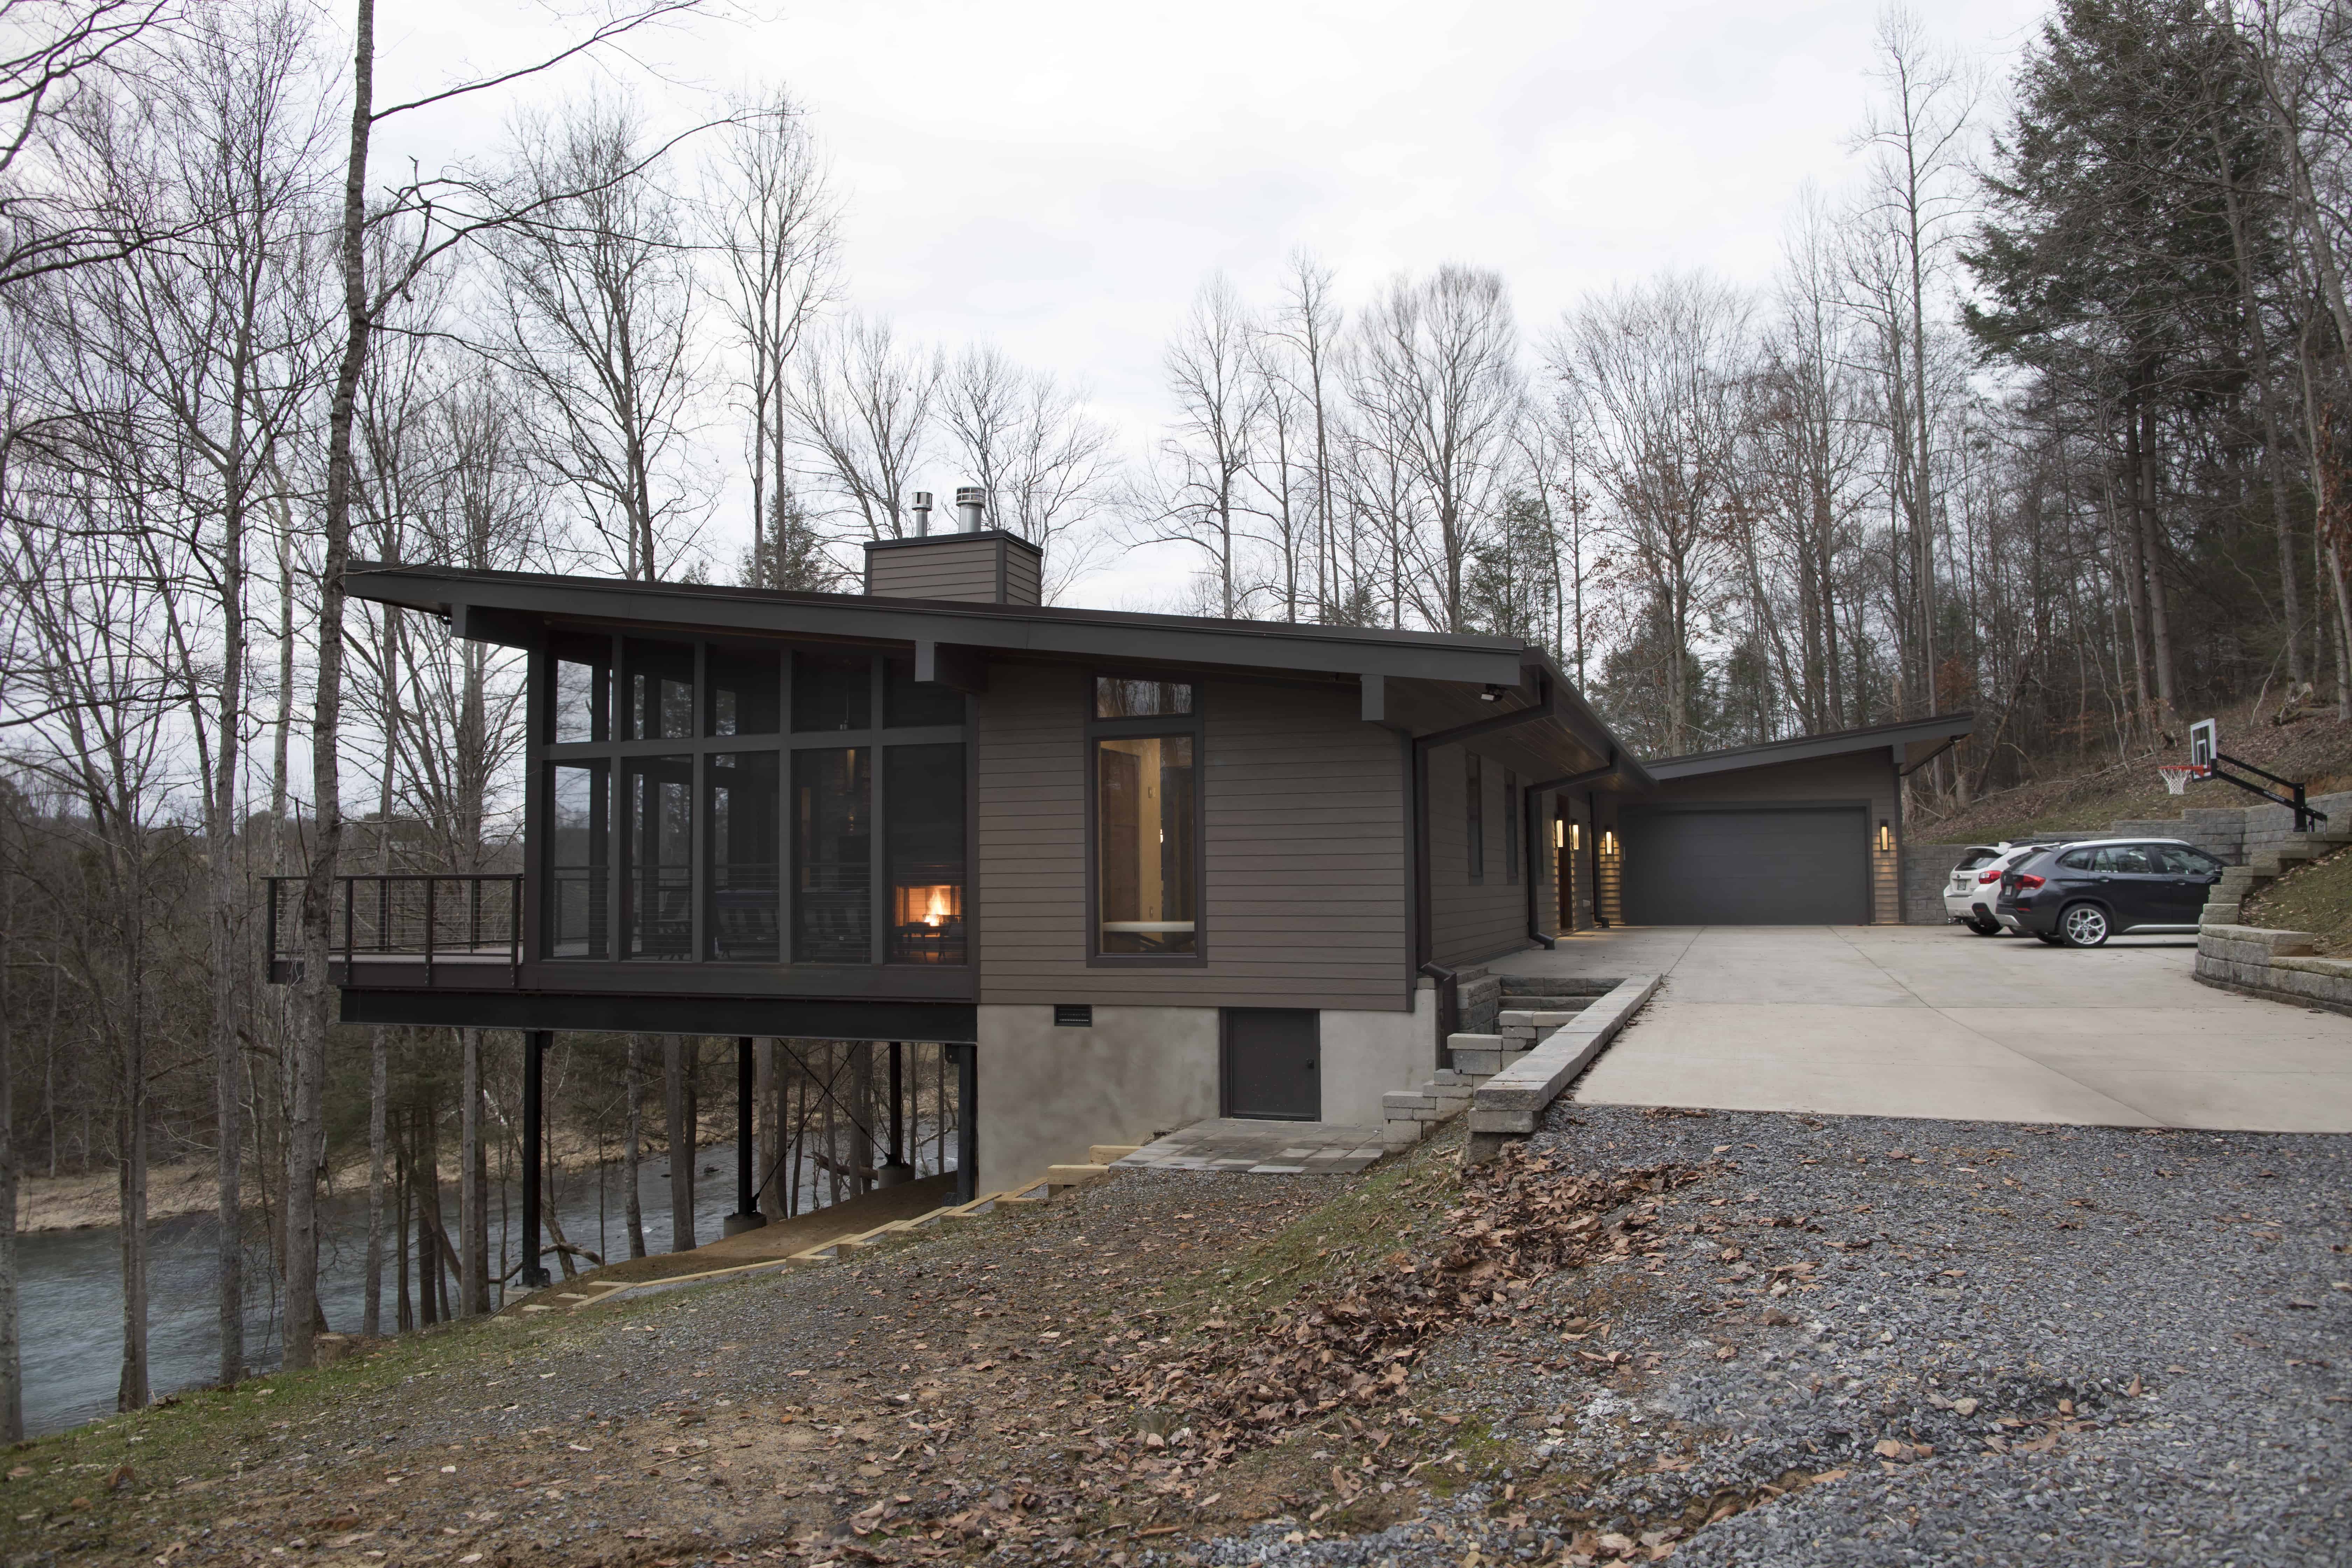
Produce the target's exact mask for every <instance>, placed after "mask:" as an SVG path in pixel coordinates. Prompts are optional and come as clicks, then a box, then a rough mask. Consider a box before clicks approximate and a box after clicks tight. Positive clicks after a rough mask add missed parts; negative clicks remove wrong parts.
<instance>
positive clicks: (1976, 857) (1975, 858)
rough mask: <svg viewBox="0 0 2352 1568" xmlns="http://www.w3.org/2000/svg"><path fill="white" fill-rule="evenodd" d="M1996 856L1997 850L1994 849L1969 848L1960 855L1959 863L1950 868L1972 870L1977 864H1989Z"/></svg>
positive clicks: (1997, 854)
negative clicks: (1965, 852)
mask: <svg viewBox="0 0 2352 1568" xmlns="http://www.w3.org/2000/svg"><path fill="white" fill-rule="evenodd" d="M1998 856H1999V852H1998V851H1996V850H1991V849H1971V850H1969V852H1968V853H1967V854H1965V855H1963V856H1961V857H1960V863H1959V864H1958V865H1957V866H1955V867H1953V868H1952V869H1953V870H1955V871H1973V870H1975V869H1976V868H1978V867H1979V866H1985V865H1990V864H1991V862H1992V861H1993V860H1994V859H1996V858H1998Z"/></svg>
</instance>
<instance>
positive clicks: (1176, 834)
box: [1095, 735, 1201, 955]
mask: <svg viewBox="0 0 2352 1568" xmlns="http://www.w3.org/2000/svg"><path fill="white" fill-rule="evenodd" d="M1193 789H1194V775H1193V768H1192V736H1190V735H1137V736H1129V737H1121V738H1118V739H1116V740H1113V739H1102V740H1097V742H1095V791H1096V794H1095V834H1096V840H1097V844H1096V866H1095V875H1096V886H1095V892H1096V899H1097V908H1098V910H1099V918H1098V926H1097V942H1098V948H1097V951H1099V952H1105V953H1157V954H1186V955H1189V954H1192V953H1197V952H1200V950H1201V949H1200V927H1199V924H1198V915H1197V912H1196V904H1197V900H1198V898H1199V892H1200V886H1201V868H1200V854H1199V844H1198V842H1197V836H1196V835H1195V833H1194V831H1193V817H1194V811H1193V800H1194V795H1193Z"/></svg>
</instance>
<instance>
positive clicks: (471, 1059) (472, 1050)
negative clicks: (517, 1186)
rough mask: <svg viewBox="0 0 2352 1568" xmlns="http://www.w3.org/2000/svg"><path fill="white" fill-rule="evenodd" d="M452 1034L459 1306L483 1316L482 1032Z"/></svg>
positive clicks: (486, 1299)
mask: <svg viewBox="0 0 2352 1568" xmlns="http://www.w3.org/2000/svg"><path fill="white" fill-rule="evenodd" d="M457 1033H458V1036H459V1049H460V1050H461V1051H462V1052H463V1053H464V1069H463V1072H462V1074H461V1077H462V1079H463V1082H462V1086H461V1088H460V1090H459V1093H460V1095H461V1096H462V1101H461V1103H460V1105H459V1107H458V1113H457V1129H458V1131H457V1141H458V1147H457V1232H458V1236H459V1238H460V1239H461V1240H462V1241H463V1242H464V1243H465V1245H464V1247H463V1248H462V1249H461V1250H460V1251H459V1253H458V1255H457V1257H458V1280H459V1285H458V1292H457V1294H458V1300H459V1307H458V1310H459V1311H460V1312H461V1313H462V1314H464V1315H467V1316H473V1317H486V1316H488V1313H489V1310H490V1279H489V1264H490V1230H489V1194H488V1192H487V1191H486V1190H485V1186H486V1184H485V1182H484V1176H485V1174H486V1171H485V1167H484V1163H483V1160H482V1031H481V1030H479V1029H460V1030H459V1031H458V1032H457Z"/></svg>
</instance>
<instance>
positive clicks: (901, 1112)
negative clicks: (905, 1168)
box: [890, 1040, 907, 1165]
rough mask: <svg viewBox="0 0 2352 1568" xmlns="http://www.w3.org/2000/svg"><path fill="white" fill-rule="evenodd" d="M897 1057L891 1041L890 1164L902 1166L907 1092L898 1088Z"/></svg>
mask: <svg viewBox="0 0 2352 1568" xmlns="http://www.w3.org/2000/svg"><path fill="white" fill-rule="evenodd" d="M899 1055H900V1047H899V1044H898V1041H896V1040H893V1041H891V1042H890V1163H892V1164H894V1165H903V1164H905V1163H907V1101H906V1092H907V1091H906V1090H905V1089H902V1088H900V1087H899V1084H900V1077H899V1074H900V1071H901V1068H900V1067H899Z"/></svg>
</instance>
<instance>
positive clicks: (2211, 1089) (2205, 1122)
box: [1489, 926, 2352, 1132]
mask: <svg viewBox="0 0 2352 1568" xmlns="http://www.w3.org/2000/svg"><path fill="white" fill-rule="evenodd" d="M2196 952H2197V944H2196V941H2195V939H2194V938H2190V937H2120V938H2117V939H2116V941H2114V942H2110V943H2109V944H2108V945H2107V946H2105V947H2104V948H2099V949H2095V950H2090V951H2082V952H2078V951H2074V950H2072V949H2066V948H2053V947H2046V946H2044V945H2043V944H2042V943H2041V942H2032V941H2027V940H2024V939H2021V938H2015V937H2002V938H1985V937H1976V936H1970V935H1969V934H1968V933H1967V932H1965V931H1961V930H1960V929H1959V928H1958V927H1956V926H1940V927H1939V926H1836V927H1828V926H1704V927H1696V928H1668V927H1654V928H1633V929H1626V930H1619V931H1594V932H1585V933H1580V934H1579V935H1577V936H1574V937H1570V938H1564V939H1562V941H1561V942H1560V944H1559V948H1558V949H1557V950H1555V951H1553V952H1530V953H1520V954H1517V955H1514V956H1513V957H1511V958H1508V959H1504V960H1499V961H1497V962H1496V963H1493V964H1491V965H1489V967H1490V968H1492V969H1494V970H1495V971H1496V972H1498V973H1506V974H1574V975H1623V974H1643V973H1662V974H1664V975H1665V976H1666V983H1665V985H1664V988H1663V989H1662V990H1661V991H1660V992H1659V994H1658V995H1657V996H1656V997H1655V998H1654V999H1653V1000H1652V1001H1651V1003H1650V1005H1649V1006H1648V1007H1647V1008H1646V1009H1644V1011H1643V1014H1642V1016H1640V1017H1639V1018H1638V1019H1636V1020H1635V1021H1634V1023H1633V1025H1632V1026H1630V1027H1628V1028H1627V1029H1626V1030H1625V1032H1624V1033H1623V1034H1622V1035H1620V1036H1619V1037H1618V1038H1617V1040H1616V1042H1615V1043H1614V1044H1613V1045H1612V1046H1611V1047H1609V1049H1608V1051H1607V1052H1606V1053H1604V1054H1603V1055H1602V1057H1601V1059H1600V1060H1599V1061H1597V1062H1595V1063H1594V1064H1593V1066H1592V1068H1591V1071H1590V1072H1588V1073H1587V1074H1586V1075H1585V1077H1584V1079H1583V1081H1582V1082H1581V1083H1580V1085H1579V1086H1578V1087H1577V1089H1576V1090H1575V1093H1574V1096H1573V1098H1574V1099H1576V1100H1583V1101H1588V1102H1592V1103H1598V1104H1619V1105H1683V1106H1705V1107H1708V1108H1711V1109H1721V1110H1809V1111H1821V1112H1825V1113H1829V1114H1832V1115H1862V1116H1925V1117H1938V1118H1948V1119H1952V1120H1957V1121H2027V1122H2072V1123H2078V1124H2084V1125H2095V1126H2122V1127H2200V1128H2213V1129H2223V1130H2234V1131H2274V1132H2352V1018H2347V1017H2343V1016H2337V1015H2336V1014H2333V1013H2320V1012H2315V1011H2311V1010H2308V1009H2305V1008H2301V1007H2293V1006H2288V1005H2284V1004H2281V1003H2277V1002H2265V1001H2261V1000H2258V999H2256V998H2253V997H2249V996H2238V995H2234V994H2231V993H2228V992H2223V991H2216V990H2214V989H2212V988H2211V987H2210V986H2205V985H2200V984H2197V983H2196V981H2194V980H2193V979H2191V978H2190V977H2189V972H2190V966H2191V964H2192V963H2193V961H2194V960H2195V957H2196Z"/></svg>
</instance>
